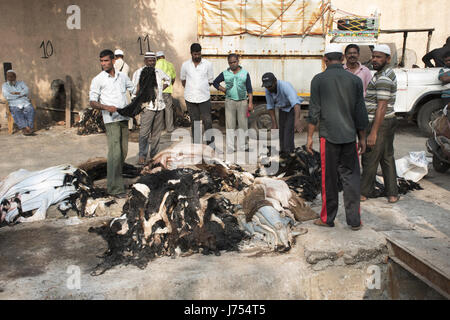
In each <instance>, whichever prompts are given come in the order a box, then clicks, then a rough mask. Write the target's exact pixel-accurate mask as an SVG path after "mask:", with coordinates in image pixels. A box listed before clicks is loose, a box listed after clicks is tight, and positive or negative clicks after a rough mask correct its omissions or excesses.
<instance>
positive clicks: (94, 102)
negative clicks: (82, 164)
mask: <svg viewBox="0 0 450 320" xmlns="http://www.w3.org/2000/svg"><path fill="white" fill-rule="evenodd" d="M100 64H101V66H102V69H103V71H102V72H100V73H99V74H98V75H97V76H96V77H95V78H94V79H92V82H91V88H90V90H89V100H90V106H91V107H92V108H93V109H99V110H102V114H103V122H104V123H105V128H106V136H107V138H108V162H107V189H108V193H109V194H110V195H113V196H116V197H118V198H125V197H126V193H125V186H124V183H123V178H122V168H123V164H124V162H125V159H126V157H127V152H128V120H129V118H128V117H123V116H121V115H119V114H118V113H117V109H122V108H124V107H125V106H126V105H127V94H126V93H127V90H128V91H130V92H132V91H133V90H134V85H133V83H132V82H131V80H130V79H129V78H128V77H127V76H126V75H125V74H124V73H122V72H117V71H116V70H115V68H114V53H113V52H112V51H111V50H108V49H106V50H103V51H102V52H100Z"/></svg>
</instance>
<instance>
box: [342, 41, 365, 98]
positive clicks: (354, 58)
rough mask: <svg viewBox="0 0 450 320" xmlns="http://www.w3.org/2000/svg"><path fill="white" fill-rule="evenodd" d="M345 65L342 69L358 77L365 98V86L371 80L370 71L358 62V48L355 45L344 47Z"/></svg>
mask: <svg viewBox="0 0 450 320" xmlns="http://www.w3.org/2000/svg"><path fill="white" fill-rule="evenodd" d="M344 52H345V60H346V62H345V64H344V69H345V70H347V71H350V72H351V73H353V74H354V75H355V76H358V77H359V78H360V79H361V81H362V83H363V90H364V96H366V89H367V85H368V84H369V82H370V80H371V79H372V73H371V72H370V70H369V69H368V68H367V67H366V66H363V65H362V64H361V62H359V46H358V45H356V44H349V45H348V46H347V47H345V51H344Z"/></svg>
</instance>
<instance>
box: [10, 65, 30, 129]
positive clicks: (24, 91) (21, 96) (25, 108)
mask: <svg viewBox="0 0 450 320" xmlns="http://www.w3.org/2000/svg"><path fill="white" fill-rule="evenodd" d="M6 80H7V82H5V83H4V84H3V86H2V93H3V96H4V97H5V99H6V100H8V104H9V110H10V111H11V115H12V117H13V119H14V122H15V123H16V124H17V126H18V127H19V129H20V130H22V133H23V134H24V135H26V136H29V135H32V134H33V127H34V125H33V124H34V108H33V106H32V105H31V102H30V99H29V98H28V87H27V85H26V84H25V83H24V82H23V81H16V73H15V71H14V70H8V71H7V72H6Z"/></svg>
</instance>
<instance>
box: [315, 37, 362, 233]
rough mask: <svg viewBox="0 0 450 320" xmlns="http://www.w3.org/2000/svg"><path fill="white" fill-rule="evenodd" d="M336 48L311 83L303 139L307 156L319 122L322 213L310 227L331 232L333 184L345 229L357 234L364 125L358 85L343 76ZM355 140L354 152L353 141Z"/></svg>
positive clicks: (358, 81) (339, 51) (328, 52)
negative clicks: (342, 208)
mask: <svg viewBox="0 0 450 320" xmlns="http://www.w3.org/2000/svg"><path fill="white" fill-rule="evenodd" d="M343 59H344V58H343V54H342V48H341V47H340V46H339V45H336V44H331V45H329V46H327V48H326V50H325V56H324V61H325V64H326V66H327V69H326V70H325V71H324V72H322V73H319V74H318V75H316V76H315V77H314V78H313V80H312V81H311V99H310V104H309V116H308V119H307V122H308V139H307V143H306V148H307V150H308V152H310V153H312V145H313V140H312V138H313V134H314V130H315V129H316V126H317V123H318V122H319V136H320V153H321V166H322V211H321V213H320V218H319V219H317V220H315V221H314V224H315V225H318V226H323V227H334V219H335V218H336V215H337V211H338V195H339V190H338V180H339V177H340V179H341V181H342V185H343V189H344V206H345V213H346V218H347V224H348V225H349V226H350V227H351V228H352V230H359V229H360V228H361V226H362V225H361V216H360V166H359V159H358V148H359V152H360V154H362V153H364V152H365V149H366V134H365V129H366V127H367V125H368V123H369V120H368V116H367V110H366V106H365V103H364V94H363V84H362V82H361V79H360V78H358V77H357V76H355V75H353V74H351V73H350V72H347V71H345V70H344V68H343V66H342V62H343ZM357 136H358V138H359V147H358V145H357V143H356V137H357Z"/></svg>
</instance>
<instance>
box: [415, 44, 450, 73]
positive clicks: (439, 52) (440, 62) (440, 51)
mask: <svg viewBox="0 0 450 320" xmlns="http://www.w3.org/2000/svg"><path fill="white" fill-rule="evenodd" d="M447 51H450V37H448V38H447V41H445V44H444V45H443V46H442V48H436V49H434V50H431V51H430V52H428V53H427V54H426V55H424V56H423V58H422V61H423V62H424V63H425V67H428V68H442V67H445V62H444V54H445V53H446V52H447ZM431 59H433V60H434V65H433V64H432V63H431Z"/></svg>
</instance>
